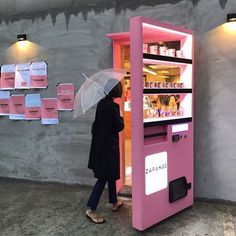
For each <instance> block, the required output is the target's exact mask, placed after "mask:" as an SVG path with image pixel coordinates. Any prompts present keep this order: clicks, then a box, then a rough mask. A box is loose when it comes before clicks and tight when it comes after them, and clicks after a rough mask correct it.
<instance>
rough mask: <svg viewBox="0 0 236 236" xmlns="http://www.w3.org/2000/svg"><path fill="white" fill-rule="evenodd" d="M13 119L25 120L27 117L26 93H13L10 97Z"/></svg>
mask: <svg viewBox="0 0 236 236" xmlns="http://www.w3.org/2000/svg"><path fill="white" fill-rule="evenodd" d="M9 119H11V120H24V119H25V95H24V94H13V95H11V98H10V114H9Z"/></svg>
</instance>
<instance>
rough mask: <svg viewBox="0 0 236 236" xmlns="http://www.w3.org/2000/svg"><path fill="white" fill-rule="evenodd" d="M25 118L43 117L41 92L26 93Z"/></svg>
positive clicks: (38, 118) (37, 118)
mask: <svg viewBox="0 0 236 236" xmlns="http://www.w3.org/2000/svg"><path fill="white" fill-rule="evenodd" d="M25 119H26V120H40V119H41V96H40V94H26V96H25Z"/></svg>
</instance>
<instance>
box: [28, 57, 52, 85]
mask: <svg viewBox="0 0 236 236" xmlns="http://www.w3.org/2000/svg"><path fill="white" fill-rule="evenodd" d="M47 87H48V76H47V63H46V62H45V61H43V62H32V63H31V65H30V88H47Z"/></svg>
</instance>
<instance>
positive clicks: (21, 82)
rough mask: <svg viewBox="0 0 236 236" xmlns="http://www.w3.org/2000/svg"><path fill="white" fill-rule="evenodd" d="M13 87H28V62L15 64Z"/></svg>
mask: <svg viewBox="0 0 236 236" xmlns="http://www.w3.org/2000/svg"><path fill="white" fill-rule="evenodd" d="M15 71H16V72H15V88H16V89H29V88H30V63H23V64H17V65H16V70H15Z"/></svg>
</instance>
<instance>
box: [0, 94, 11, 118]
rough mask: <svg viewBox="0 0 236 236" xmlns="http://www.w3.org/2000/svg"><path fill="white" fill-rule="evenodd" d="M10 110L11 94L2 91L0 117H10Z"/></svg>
mask: <svg viewBox="0 0 236 236" xmlns="http://www.w3.org/2000/svg"><path fill="white" fill-rule="evenodd" d="M9 108H10V92H9V91H0V116H7V115H9Z"/></svg>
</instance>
